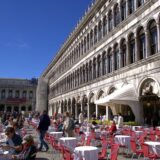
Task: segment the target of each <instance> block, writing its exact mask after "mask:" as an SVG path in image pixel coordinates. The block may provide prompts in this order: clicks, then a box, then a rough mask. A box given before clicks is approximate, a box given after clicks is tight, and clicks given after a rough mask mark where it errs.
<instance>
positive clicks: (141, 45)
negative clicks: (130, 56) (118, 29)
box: [138, 28, 146, 59]
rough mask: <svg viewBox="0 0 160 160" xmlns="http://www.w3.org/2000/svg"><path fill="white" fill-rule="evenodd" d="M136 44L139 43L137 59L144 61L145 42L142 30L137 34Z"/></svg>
mask: <svg viewBox="0 0 160 160" xmlns="http://www.w3.org/2000/svg"><path fill="white" fill-rule="evenodd" d="M138 43H139V59H144V58H146V40H145V33H144V29H143V28H141V29H140V30H139V32H138Z"/></svg>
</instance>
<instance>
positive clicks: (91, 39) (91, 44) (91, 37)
mask: <svg viewBox="0 0 160 160" xmlns="http://www.w3.org/2000/svg"><path fill="white" fill-rule="evenodd" d="M92 46H93V30H91V32H90V47H92Z"/></svg>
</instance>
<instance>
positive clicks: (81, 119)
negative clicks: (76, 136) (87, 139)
mask: <svg viewBox="0 0 160 160" xmlns="http://www.w3.org/2000/svg"><path fill="white" fill-rule="evenodd" d="M78 120H79V125H80V126H81V125H82V123H83V121H84V117H83V113H82V112H81V113H80V114H79V116H78Z"/></svg>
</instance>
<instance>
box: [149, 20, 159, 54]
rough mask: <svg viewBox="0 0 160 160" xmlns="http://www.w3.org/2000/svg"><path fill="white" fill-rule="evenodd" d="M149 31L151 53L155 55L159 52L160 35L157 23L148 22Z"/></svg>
mask: <svg viewBox="0 0 160 160" xmlns="http://www.w3.org/2000/svg"><path fill="white" fill-rule="evenodd" d="M147 29H148V31H149V41H150V43H149V44H150V53H151V55H153V54H156V53H157V52H158V33H157V25H156V21H155V20H154V19H152V20H150V21H149V22H148V24H147Z"/></svg>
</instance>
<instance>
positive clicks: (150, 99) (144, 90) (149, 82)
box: [140, 78, 160, 125]
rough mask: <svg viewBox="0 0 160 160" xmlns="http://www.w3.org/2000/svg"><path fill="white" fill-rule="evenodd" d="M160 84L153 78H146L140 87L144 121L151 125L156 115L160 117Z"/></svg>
mask: <svg viewBox="0 0 160 160" xmlns="http://www.w3.org/2000/svg"><path fill="white" fill-rule="evenodd" d="M158 94H159V85H158V83H157V82H156V81H155V80H153V79H152V78H148V79H146V80H145V81H144V82H143V83H142V85H141V87H140V101H141V103H142V105H143V114H144V123H145V124H148V125H151V121H152V118H153V117H154V116H157V117H158V118H159V117H160V101H159V97H158Z"/></svg>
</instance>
